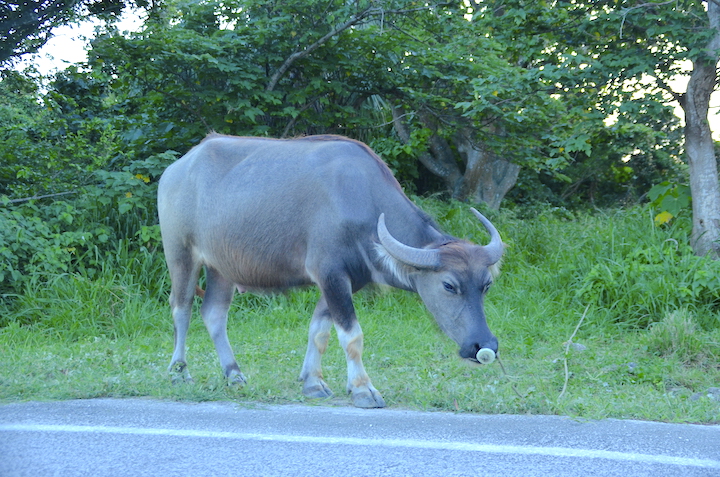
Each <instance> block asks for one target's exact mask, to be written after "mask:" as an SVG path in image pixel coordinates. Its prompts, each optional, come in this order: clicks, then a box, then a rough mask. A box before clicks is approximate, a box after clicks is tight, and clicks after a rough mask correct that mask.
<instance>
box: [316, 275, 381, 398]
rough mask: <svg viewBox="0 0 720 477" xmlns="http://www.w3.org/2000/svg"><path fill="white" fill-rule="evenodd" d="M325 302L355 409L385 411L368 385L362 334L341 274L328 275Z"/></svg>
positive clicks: (348, 287)
mask: <svg viewBox="0 0 720 477" xmlns="http://www.w3.org/2000/svg"><path fill="white" fill-rule="evenodd" d="M321 289H322V292H323V297H324V298H325V300H326V302H327V306H328V310H329V311H330V316H332V320H333V323H334V324H335V331H336V332H337V335H338V340H339V341H340V344H341V345H342V348H343V350H344V351H345V359H346V360H347V371H348V380H347V390H348V393H350V394H351V395H352V400H353V404H354V405H355V406H356V407H363V408H373V407H385V401H384V400H383V398H382V396H381V395H380V393H379V392H378V390H377V389H375V387H374V386H373V385H372V383H371V382H370V377H369V376H368V374H367V372H366V371H365V366H364V365H363V361H362V353H363V332H362V329H361V328H360V324H359V323H358V321H357V317H356V315H355V307H354V306H353V302H352V286H351V284H350V279H349V278H348V277H347V276H344V275H343V274H332V273H331V274H328V275H326V279H325V281H324V283H323V284H322V287H321Z"/></svg>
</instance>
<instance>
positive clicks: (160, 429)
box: [0, 399, 720, 477]
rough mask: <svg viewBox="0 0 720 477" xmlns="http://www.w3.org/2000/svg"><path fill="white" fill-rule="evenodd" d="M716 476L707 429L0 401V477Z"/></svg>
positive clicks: (336, 410) (293, 408) (546, 419)
mask: <svg viewBox="0 0 720 477" xmlns="http://www.w3.org/2000/svg"><path fill="white" fill-rule="evenodd" d="M55 475H57V476H94V477H95V476H97V477H99V476H113V477H122V476H134V477H135V476H214V475H217V476H285V475H287V476H335V475H338V476H340V475H342V476H348V477H349V476H409V475H411V476H442V477H450V476H473V477H478V476H480V477H484V476H487V475H493V476H522V477H531V476H536V475H537V476H540V475H542V476H547V475H552V476H594V475H597V476H653V477H662V476H679V475H682V476H720V426H698V425H681V424H662V423H652V422H641V421H625V420H614V419H608V420H602V421H576V420H572V419H569V418H564V417H557V416H509V415H500V416H485V415H467V414H452V413H424V412H414V411H401V410H392V409H379V410H361V409H355V408H350V407H333V406H328V405H317V406H307V405H303V406H301V405H287V406H265V405H252V404H238V403H200V404H194V403H193V404H189V403H177V402H160V401H155V400H149V399H123V400H115V399H96V400H84V401H63V402H29V403H16V404H7V405H2V406H0V476H2V477H15V476H32V477H39V476H55Z"/></svg>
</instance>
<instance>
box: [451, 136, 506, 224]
mask: <svg viewBox="0 0 720 477" xmlns="http://www.w3.org/2000/svg"><path fill="white" fill-rule="evenodd" d="M455 141H456V145H457V149H458V152H460V153H461V154H462V155H463V156H464V159H465V174H463V177H462V183H461V186H460V191H459V194H458V195H459V196H462V197H466V198H469V199H471V200H473V201H474V202H485V203H486V204H487V205H488V207H490V208H491V209H493V210H498V209H499V208H500V202H501V201H502V200H503V198H504V197H505V194H507V193H508V191H509V190H510V189H512V187H513V186H514V185H515V182H517V178H518V174H520V166H518V165H517V164H513V163H512V162H508V161H506V160H504V159H500V158H498V157H496V156H495V155H494V154H492V153H489V152H487V151H482V150H480V149H477V148H475V147H473V145H472V144H471V143H470V141H468V140H467V139H466V138H464V137H462V136H461V135H460V134H458V135H457V137H456V139H455Z"/></svg>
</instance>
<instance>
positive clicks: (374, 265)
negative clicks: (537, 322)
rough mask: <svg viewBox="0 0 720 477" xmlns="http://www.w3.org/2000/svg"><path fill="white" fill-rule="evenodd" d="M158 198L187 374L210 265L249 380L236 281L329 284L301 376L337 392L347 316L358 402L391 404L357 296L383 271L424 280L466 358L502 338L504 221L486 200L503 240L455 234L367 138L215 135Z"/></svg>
mask: <svg viewBox="0 0 720 477" xmlns="http://www.w3.org/2000/svg"><path fill="white" fill-rule="evenodd" d="M158 211H159V216H160V227H161V231H162V239H163V246H164V248H165V256H166V259H167V264H168V267H169V270H170V278H171V280H172V290H171V294H170V305H171V308H172V313H173V319H174V322H175V349H174V353H173V357H172V361H171V364H170V372H171V374H172V376H173V379H174V380H190V379H191V377H190V374H189V372H188V370H187V366H186V360H185V340H186V335H187V330H188V326H189V323H190V315H191V309H192V302H193V296H194V294H195V290H196V285H197V280H198V275H199V273H200V269H201V268H202V267H204V268H205V270H206V278H207V285H206V291H205V294H204V299H203V303H202V306H201V310H200V311H201V314H202V317H203V320H204V322H205V325H206V327H207V329H208V332H209V333H210V336H211V337H212V339H213V342H214V343H215V347H216V350H217V353H218V356H219V358H220V363H221V365H222V368H223V371H224V373H225V376H227V377H228V379H229V380H230V381H231V382H234V383H239V384H242V383H244V382H245V377H244V376H243V374H242V373H241V372H240V368H239V367H238V365H237V362H236V361H235V357H234V354H233V351H232V349H231V347H230V343H229V341H228V337H227V314H228V308H229V306H230V302H231V300H232V297H233V294H234V292H235V290H236V289H237V290H240V291H246V290H248V291H253V290H277V289H284V288H288V287H294V286H301V285H310V284H315V285H317V286H318V287H319V289H320V291H321V298H320V300H319V302H318V304H317V306H316V308H315V312H314V314H313V316H312V320H311V323H310V331H309V336H308V338H309V339H308V347H307V353H306V356H305V360H304V363H303V367H302V371H301V375H300V379H301V380H302V381H303V383H304V384H303V392H304V394H305V395H307V396H310V397H327V396H330V395H332V392H331V391H330V389H329V388H328V387H327V385H326V384H325V382H324V381H323V379H322V371H321V358H322V354H323V353H324V352H325V349H326V347H327V343H328V338H329V336H330V330H331V328H332V327H333V326H334V327H335V329H336V331H337V334H338V339H339V341H340V344H341V345H342V347H343V349H344V350H345V354H346V357H347V366H348V382H347V390H348V392H349V393H351V394H352V399H353V403H354V404H355V405H356V406H359V407H383V406H384V405H385V403H384V401H383V398H382V396H381V395H380V393H379V392H378V391H377V390H376V389H375V388H374V387H373V385H372V383H371V382H370V378H369V377H368V375H367V373H366V372H365V369H364V367H363V363H362V351H363V335H362V331H361V329H360V325H359V324H358V322H357V318H356V316H355V310H354V307H353V304H352V294H353V293H354V292H356V291H357V290H359V289H361V288H362V287H363V286H365V285H367V284H368V283H371V282H376V283H384V284H388V285H391V286H394V287H398V288H403V289H406V290H410V291H415V292H417V293H419V294H420V296H421V298H422V300H423V302H424V303H425V305H426V306H427V308H428V309H429V310H430V312H431V313H432V314H433V315H434V316H435V318H436V320H437V322H438V323H439V325H440V327H441V328H442V330H443V331H445V332H446V333H447V334H448V336H450V337H451V338H452V339H453V340H454V341H455V342H457V343H458V345H459V346H460V355H461V356H462V357H463V358H467V359H474V357H475V353H476V352H477V351H478V349H480V348H490V349H492V350H493V351H497V347H498V343H497V339H496V338H495V336H493V334H492V333H491V332H490V330H489V328H488V326H487V324H486V321H485V314H484V311H483V297H484V295H485V292H486V291H487V288H488V287H489V285H490V283H491V282H492V276H491V270H492V268H493V265H495V264H496V263H497V262H498V261H499V260H500V256H501V254H502V242H501V240H500V236H499V234H498V233H497V231H496V230H495V227H493V226H492V224H491V223H490V222H489V221H487V219H485V218H484V217H482V215H480V214H479V213H477V212H475V211H474V209H473V212H475V214H476V215H477V217H478V219H479V220H480V221H481V222H482V223H483V225H484V226H485V228H487V229H488V231H489V232H490V235H491V241H490V244H489V245H486V246H477V245H473V244H471V243H469V242H466V241H462V240H459V239H456V238H454V237H451V236H448V235H446V234H444V233H442V232H441V231H440V230H439V229H438V228H437V226H436V225H435V224H434V223H433V221H432V220H431V219H430V218H429V217H428V216H427V215H426V214H425V213H423V212H422V211H421V210H420V209H418V208H417V206H415V205H414V204H413V203H412V202H411V201H410V200H409V199H408V198H407V197H406V196H405V195H404V194H403V192H402V191H401V189H400V186H399V185H398V183H397V181H396V180H395V179H394V177H393V176H392V173H391V172H390V170H389V169H388V168H387V167H386V166H385V164H384V163H383V162H382V161H381V160H380V159H379V158H378V157H377V155H375V154H374V153H373V152H372V151H371V150H370V149H369V148H368V147H367V146H365V145H364V144H362V143H359V142H357V141H353V140H350V139H347V138H342V137H338V136H314V137H306V138H301V139H293V140H276V139H264V138H248V137H231V136H221V135H216V134H213V135H211V136H209V137H207V138H206V139H205V140H204V141H203V142H202V143H201V144H199V145H198V146H196V147H195V148H193V149H192V150H191V151H190V152H188V153H187V154H186V155H185V156H183V157H182V158H180V159H179V160H178V161H177V162H175V163H174V164H172V165H170V166H169V167H168V168H167V170H166V171H165V172H164V174H163V175H162V178H161V179H160V184H159V188H158ZM398 325H399V326H402V324H401V323H398Z"/></svg>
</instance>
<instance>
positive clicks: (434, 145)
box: [392, 107, 520, 210]
mask: <svg viewBox="0 0 720 477" xmlns="http://www.w3.org/2000/svg"><path fill="white" fill-rule="evenodd" d="M392 113H393V126H394V127H395V132H396V133H397V135H398V136H399V137H400V139H401V140H402V141H403V142H404V143H405V144H409V143H410V136H411V135H410V130H409V125H408V123H407V122H406V121H405V119H404V118H405V114H403V110H402V109H401V108H399V107H394V108H393V110H392ZM417 117H418V120H419V121H420V123H421V124H422V125H423V126H424V127H427V128H429V129H430V130H431V131H432V135H431V136H430V139H429V141H428V150H427V151H425V152H422V153H420V154H419V156H418V159H419V160H420V162H421V163H422V164H423V165H424V166H425V167H426V168H427V169H428V170H429V171H430V172H432V173H433V174H435V175H436V176H438V177H440V178H442V179H443V180H444V182H445V187H446V189H447V190H448V191H449V192H450V193H451V194H452V197H453V198H455V199H458V200H470V201H473V202H483V203H485V204H487V205H488V207H490V208H491V209H494V210H497V209H499V208H500V202H501V201H502V200H503V198H504V197H505V194H507V193H508V191H509V190H510V189H511V188H512V187H513V186H514V185H515V182H516V181H517V178H518V174H519V173H520V166H518V165H517V164H513V163H511V162H508V161H505V160H503V159H500V158H498V157H496V156H495V155H494V154H491V153H489V152H487V151H483V150H482V149H478V148H476V147H474V146H473V144H472V143H471V141H470V140H469V139H468V137H469V136H467V134H463V133H458V134H456V135H455V137H454V138H453V140H452V141H453V144H454V145H455V149H456V150H457V152H458V153H460V156H461V157H462V159H463V162H464V163H465V169H464V170H461V168H460V161H459V160H458V157H457V153H456V152H455V151H454V150H453V148H452V147H451V146H450V144H449V143H448V141H447V140H446V139H445V138H443V137H442V136H440V135H439V134H437V129H438V127H437V124H435V121H434V120H433V118H432V117H431V115H429V114H423V113H418V114H417Z"/></svg>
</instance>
